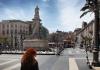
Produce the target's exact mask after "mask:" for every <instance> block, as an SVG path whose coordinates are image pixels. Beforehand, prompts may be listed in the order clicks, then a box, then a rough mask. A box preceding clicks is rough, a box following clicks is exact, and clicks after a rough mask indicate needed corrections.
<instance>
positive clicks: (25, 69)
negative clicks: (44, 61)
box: [21, 61, 39, 70]
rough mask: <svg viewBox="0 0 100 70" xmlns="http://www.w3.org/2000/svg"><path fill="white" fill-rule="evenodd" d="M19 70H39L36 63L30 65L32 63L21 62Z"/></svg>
mask: <svg viewBox="0 0 100 70" xmlns="http://www.w3.org/2000/svg"><path fill="white" fill-rule="evenodd" d="M21 70H39V68H38V62H37V61H36V62H34V63H32V61H31V62H30V63H25V62H22V63H21Z"/></svg>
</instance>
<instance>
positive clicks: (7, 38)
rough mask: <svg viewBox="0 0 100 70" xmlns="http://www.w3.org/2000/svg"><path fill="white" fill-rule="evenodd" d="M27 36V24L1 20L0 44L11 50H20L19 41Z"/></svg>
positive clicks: (19, 21)
mask: <svg viewBox="0 0 100 70" xmlns="http://www.w3.org/2000/svg"><path fill="white" fill-rule="evenodd" d="M28 34H29V23H28V22H24V21H21V20H3V21H1V22H0V43H1V44H2V45H3V46H4V47H6V46H9V48H10V49H11V48H12V49H16V48H17V49H18V48H19V49H20V47H19V46H21V45H22V43H21V41H22V39H24V38H25V37H26V35H28Z"/></svg>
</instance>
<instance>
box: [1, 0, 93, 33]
mask: <svg viewBox="0 0 100 70" xmlns="http://www.w3.org/2000/svg"><path fill="white" fill-rule="evenodd" d="M37 4H38V6H39V8H40V18H41V19H42V24H43V25H44V26H45V27H46V28H48V30H49V31H50V32H55V31H56V30H60V31H74V29H75V28H79V27H81V25H82V22H83V21H86V22H89V21H90V20H91V19H93V14H91V13H90V14H88V15H86V16H85V17H83V18H82V19H80V15H81V14H82V12H80V9H81V7H83V6H84V4H85V0H0V21H2V20H11V19H17V20H23V21H30V20H32V18H33V17H34V9H35V7H36V5H37Z"/></svg>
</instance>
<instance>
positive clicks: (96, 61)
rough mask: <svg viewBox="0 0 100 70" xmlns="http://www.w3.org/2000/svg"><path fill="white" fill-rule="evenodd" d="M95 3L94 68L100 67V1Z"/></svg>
mask: <svg viewBox="0 0 100 70" xmlns="http://www.w3.org/2000/svg"><path fill="white" fill-rule="evenodd" d="M93 1H94V8H95V10H94V15H95V24H94V49H93V62H92V65H93V66H100V62H99V6H98V0H93Z"/></svg>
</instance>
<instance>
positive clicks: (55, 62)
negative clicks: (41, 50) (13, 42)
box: [0, 49, 86, 70]
mask: <svg viewBox="0 0 100 70" xmlns="http://www.w3.org/2000/svg"><path fill="white" fill-rule="evenodd" d="M77 54H78V55H77ZM79 54H82V55H83V54H85V53H84V50H83V49H82V50H80V49H70V50H69V49H66V50H65V51H63V54H62V55H61V56H56V55H37V57H36V59H37V61H38V63H39V70H80V69H79V66H78V65H79V64H77V61H76V60H83V59H84V60H86V58H85V57H82V55H80V57H82V58H80V57H79ZM69 55H72V56H73V57H72V56H69ZM77 56H78V57H77ZM21 57H22V55H0V70H20V67H21V63H20V62H21ZM83 62H84V61H83Z"/></svg>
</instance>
